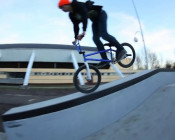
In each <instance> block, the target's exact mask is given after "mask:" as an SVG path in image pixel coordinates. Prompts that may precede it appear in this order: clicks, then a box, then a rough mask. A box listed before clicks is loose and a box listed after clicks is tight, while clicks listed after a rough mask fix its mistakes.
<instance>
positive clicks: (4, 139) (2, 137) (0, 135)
mask: <svg viewBox="0 0 175 140" xmlns="http://www.w3.org/2000/svg"><path fill="white" fill-rule="evenodd" d="M0 140H7V137H6V134H5V133H2V132H0Z"/></svg>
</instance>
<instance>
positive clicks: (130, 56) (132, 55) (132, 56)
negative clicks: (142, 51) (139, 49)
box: [118, 43, 136, 68]
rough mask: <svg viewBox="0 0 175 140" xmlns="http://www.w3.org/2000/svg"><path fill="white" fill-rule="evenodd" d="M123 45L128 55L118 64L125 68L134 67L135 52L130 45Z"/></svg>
mask: <svg viewBox="0 0 175 140" xmlns="http://www.w3.org/2000/svg"><path fill="white" fill-rule="evenodd" d="M121 45H122V46H123V47H124V49H125V50H126V51H127V53H126V55H125V57H124V58H123V59H122V60H120V61H119V62H118V64H119V65H120V66H121V67H123V68H128V67H130V66H132V65H133V63H134V61H135V55H136V54H135V50H134V48H133V47H132V45H130V44H129V43H122V44H121Z"/></svg>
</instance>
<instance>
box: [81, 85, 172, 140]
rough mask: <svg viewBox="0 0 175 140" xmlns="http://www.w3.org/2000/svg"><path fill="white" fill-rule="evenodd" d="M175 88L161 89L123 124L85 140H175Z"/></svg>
mask: <svg viewBox="0 0 175 140" xmlns="http://www.w3.org/2000/svg"><path fill="white" fill-rule="evenodd" d="M174 108H175V84H172V85H167V86H164V87H162V88H160V89H158V90H157V91H156V92H155V93H154V94H153V95H152V96H150V97H149V98H148V99H147V100H146V101H145V102H144V103H143V104H142V105H141V106H139V107H138V108H137V109H135V110H134V111H132V112H130V113H129V114H127V115H126V116H125V117H123V118H122V119H121V120H119V121H117V122H115V123H113V124H112V125H110V126H108V127H106V128H105V129H102V130H101V131H99V132H97V133H95V134H93V135H92V136H90V137H87V138H85V139H84V140H175V111H174Z"/></svg>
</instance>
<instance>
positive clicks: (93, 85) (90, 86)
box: [73, 65, 101, 93]
mask: <svg viewBox="0 0 175 140" xmlns="http://www.w3.org/2000/svg"><path fill="white" fill-rule="evenodd" d="M89 69H90V71H91V76H92V79H91V81H88V80H87V79H86V78H85V77H86V65H83V66H81V67H79V68H78V70H77V71H76V72H75V74H74V77H73V83H74V86H75V88H76V89H77V90H78V91H80V92H82V93H91V92H93V91H95V90H96V89H97V88H98V87H99V85H100V83H101V73H100V71H99V70H98V69H97V68H96V67H95V66H93V65H89ZM79 74H82V75H81V76H82V78H83V81H84V83H85V85H81V84H80V82H79V78H78V75H79ZM83 76H85V77H83ZM94 76H95V77H96V78H94V79H95V80H96V81H93V80H94V79H93V77H94ZM86 86H87V87H86Z"/></svg>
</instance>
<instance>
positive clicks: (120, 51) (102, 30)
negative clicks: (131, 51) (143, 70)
mask: <svg viewBox="0 0 175 140" xmlns="http://www.w3.org/2000/svg"><path fill="white" fill-rule="evenodd" d="M98 27H99V29H98V30H99V34H100V36H101V37H102V38H103V39H104V40H106V41H108V42H110V43H111V44H112V45H114V46H116V48H117V52H116V56H117V60H120V59H122V57H123V56H124V55H125V54H126V51H125V50H124V48H123V46H121V45H120V43H119V42H118V41H117V40H116V38H115V37H113V36H112V35H110V34H108V32H107V14H106V12H105V11H102V12H101V14H100V17H99V20H98Z"/></svg>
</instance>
